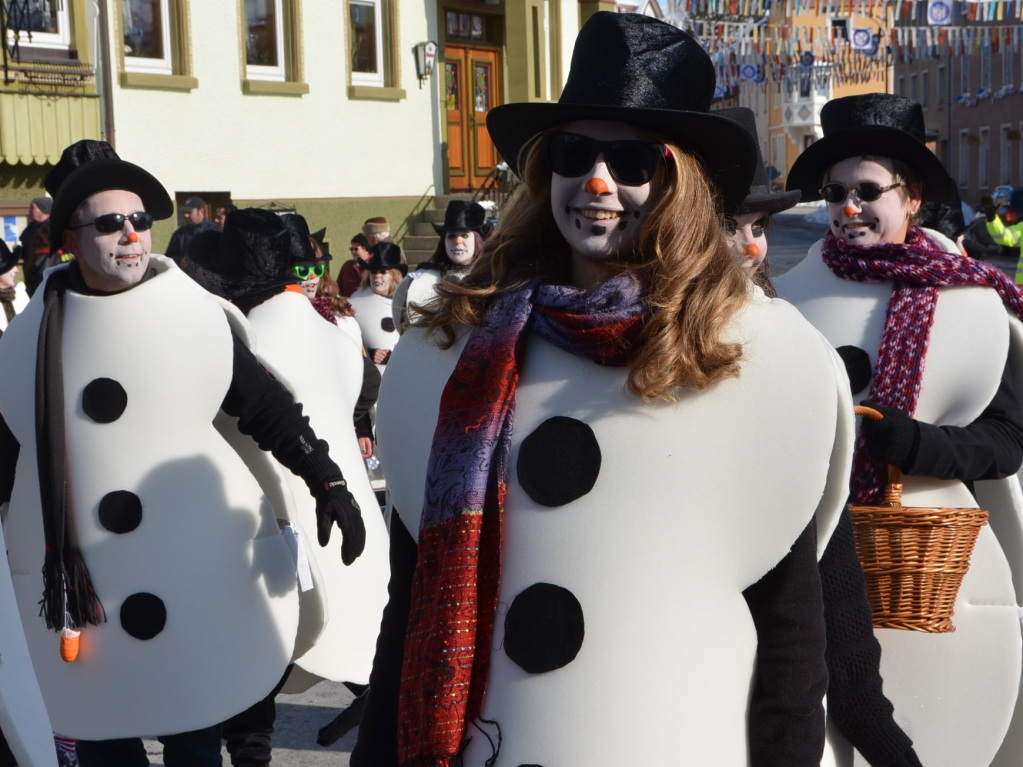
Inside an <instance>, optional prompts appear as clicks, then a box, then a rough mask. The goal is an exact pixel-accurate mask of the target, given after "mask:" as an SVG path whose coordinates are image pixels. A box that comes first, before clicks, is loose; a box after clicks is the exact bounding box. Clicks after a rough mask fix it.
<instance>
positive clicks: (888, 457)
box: [860, 401, 920, 466]
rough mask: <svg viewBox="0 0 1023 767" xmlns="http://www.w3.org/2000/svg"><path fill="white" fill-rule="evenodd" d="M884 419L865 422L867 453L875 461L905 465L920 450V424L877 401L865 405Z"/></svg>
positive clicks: (864, 436) (867, 402) (862, 403)
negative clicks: (918, 426)
mask: <svg viewBox="0 0 1023 767" xmlns="http://www.w3.org/2000/svg"><path fill="white" fill-rule="evenodd" d="M860 404H861V405H864V406H866V407H869V408H873V409H874V410H876V411H877V412H879V413H880V414H881V415H883V416H884V418H882V419H881V420H880V421H875V420H873V419H871V418H864V419H863V439H864V440H865V441H866V443H867V452H868V453H870V457H871V458H873V459H874V460H875V461H879V462H881V463H890V464H892V465H894V466H901V465H902V464H903V463H904V462H905V461H906V459H907V458H909V457H910V455H912V454H913V452H914V451H915V450H916V446H917V442H918V441H919V439H920V433H919V430H918V429H917V425H916V421H914V420H913V419H912V418H910V417H909V416H908V415H906V414H905V413H904V412H902V411H901V410H899V409H898V408H894V407H881V406H880V405H875V404H874V403H873V402H869V401H865V402H861V403H860Z"/></svg>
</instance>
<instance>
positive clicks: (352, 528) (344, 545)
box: [341, 516, 366, 565]
mask: <svg viewBox="0 0 1023 767" xmlns="http://www.w3.org/2000/svg"><path fill="white" fill-rule="evenodd" d="M365 548H366V526H365V524H363V521H362V517H361V516H357V517H355V518H354V519H352V518H350V517H349V518H348V524H346V525H345V529H344V538H343V539H342V540H341V561H342V562H344V563H345V564H346V565H350V564H351V563H352V562H354V561H355V560H356V559H358V558H359V555H360V554H362V552H363V550H364V549H365Z"/></svg>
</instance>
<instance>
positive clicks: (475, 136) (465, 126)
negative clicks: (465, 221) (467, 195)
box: [444, 45, 500, 192]
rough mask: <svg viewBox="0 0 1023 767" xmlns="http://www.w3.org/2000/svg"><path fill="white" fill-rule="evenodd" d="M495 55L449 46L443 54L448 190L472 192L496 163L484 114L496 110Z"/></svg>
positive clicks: (497, 81) (485, 49)
mask: <svg viewBox="0 0 1023 767" xmlns="http://www.w3.org/2000/svg"><path fill="white" fill-rule="evenodd" d="M499 82H500V78H499V76H498V51H496V50H492V49H487V48H468V47H463V46H454V45H449V46H447V47H446V48H445V51H444V95H445V101H446V104H445V109H446V113H447V125H448V129H447V132H448V136H447V138H448V179H449V181H448V186H449V187H450V191H452V192H464V191H475V190H476V189H477V188H478V187H479V186H480V184H482V183H483V181H484V179H486V177H487V175H488V174H489V173H490V171H491V170H493V168H494V165H495V164H496V163H497V152H496V151H495V150H494V145H493V143H492V142H491V141H490V134H489V133H487V114H488V113H489V112H490V109H491V108H492V107H494V106H497V105H498V104H499V103H500V101H499V100H498V92H497V88H498V83H499Z"/></svg>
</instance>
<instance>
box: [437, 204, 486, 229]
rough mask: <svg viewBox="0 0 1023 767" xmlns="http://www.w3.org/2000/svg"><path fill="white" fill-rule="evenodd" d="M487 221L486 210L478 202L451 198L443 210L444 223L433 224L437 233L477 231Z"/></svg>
mask: <svg viewBox="0 0 1023 767" xmlns="http://www.w3.org/2000/svg"><path fill="white" fill-rule="evenodd" d="M486 223H487V212H486V211H485V210H483V206H482V205H480V204H479V203H478V202H469V201H467V200H452V201H451V202H449V203H448V207H447V209H446V210H445V211H444V223H443V224H433V225H432V226H433V229H434V231H435V232H437V234H446V233H447V232H479V231H480V230H481V229H483V227H484V226H485V225H486Z"/></svg>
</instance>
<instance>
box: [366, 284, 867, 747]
mask: <svg viewBox="0 0 1023 767" xmlns="http://www.w3.org/2000/svg"><path fill="white" fill-rule="evenodd" d="M729 336H730V337H731V338H732V339H734V340H739V341H741V342H742V343H743V345H744V357H743V362H742V370H741V375H740V377H739V378H737V379H729V380H726V381H724V382H722V383H718V384H716V385H714V386H712V387H710V388H709V389H707V390H705V391H702V392H688V393H683V394H682V395H681V398H680V400H679V402H678V403H677V404H663V403H662V404H643V403H641V402H640V401H639V400H638V399H637V398H636V397H634V396H632V395H631V394H628V393H626V390H625V376H626V373H627V371H626V370H625V369H623V368H610V367H601V366H599V365H596V364H594V363H592V362H589V361H587V360H585V359H582V358H580V357H576V356H573V355H571V354H568V353H566V352H563V351H561V350H559V349H557V348H555V347H553V346H551V345H549V344H548V343H546V342H544V341H543V340H541V339H540V338H539V337H537V336H536V335H531V336H530V338H529V339H528V341H527V352H526V360H525V363H524V366H523V370H522V377H521V380H520V383H519V386H518V390H517V394H516V405H515V412H514V419H515V421H514V423H515V425H514V433H513V435H512V442H511V455H510V462H511V466H512V467H514V466H515V465H516V462H517V460H518V458H519V455H520V452H521V450H522V444H523V440H525V439H526V438H527V437H528V436H529V435H530V434H531V433H533V432H534V431H535V430H536V429H537V428H538V427H539V426H540V425H541V424H543V423H544V422H545V421H547V420H548V419H550V418H552V417H555V416H567V417H569V418H572V419H575V420H577V421H581V422H582V423H584V424H586V425H588V426H589V427H590V428H591V429H592V431H593V434H594V436H595V439H596V442H597V444H598V445H599V449H600V451H601V455H602V458H601V465H600V470H599V475H598V476H597V479H596V483H595V485H594V486H593V489H592V491H590V492H589V493H588V494H585V495H583V496H581V497H579V498H578V499H577V500H574V501H571V502H569V503H567V504H565V505H562V506H557V507H550V506H544V505H541V504H539V503H536V502H535V501H534V500H532V499H531V498H530V497H529V495H528V494H527V493H526V491H525V490H524V489H523V488H522V486H521V485H520V484H519V481H518V478H517V476H516V474H515V471H514V469H513V470H512V471H511V472H510V476H509V478H508V488H507V502H506V510H505V513H504V522H503V525H504V529H503V545H502V550H501V557H502V565H501V567H502V569H501V585H500V596H499V607H498V618H497V621H496V624H495V628H494V635H493V647H494V652H493V654H492V658H491V665H490V671H489V678H488V683H487V684H488V686H487V695H486V699H485V702H484V707H483V715H482V718H483V719H486V720H494V721H496V722H498V723H499V725H500V730H501V749H500V763H501V764H508V765H519V764H539V765H548V766H550V765H624V764H643V765H681V764H687V765H688V764H706V765H746V764H747V763H748V762H747V759H748V755H747V737H746V727H747V703H748V699H749V694H750V684H751V674H752V672H753V667H754V656H755V653H756V647H757V639H756V635H755V631H754V627H753V622H752V620H751V618H750V614H749V610H748V608H747V605H746V602H745V600H744V599H743V596H742V591H743V589H745V588H746V587H747V586H749V585H750V584H752V583H754V582H756V581H757V580H759V579H760V577H761V576H763V575H764V573H766V572H767V571H769V570H770V569H771V568H772V567H773V566H774V565H775V564H776V563H777V562H778V561H779V560H781V559H782V558H783V557H784V556H785V555H786V553H787V552H788V550H789V547H790V545H791V544H792V542H793V541H794V540H795V539H796V538H797V536H799V534H800V532H801V531H802V530H803V529H804V528H805V527H806V525H807V524H808V523H809V522H810V519H811V517H812V516H813V515H814V513H815V510H819V511H820V518H819V526H820V527H821V529H822V531H821V532H822V536H824V537H826V535H827V534H828V532H829V530H830V529H831V525H832V523H833V522H834V521H835V514H836V512H837V510H838V509H839V508H840V507H841V504H842V503H843V502H844V494H845V488H846V484H845V483H846V482H847V479H848V477H847V471H848V470H847V462H848V460H849V455H850V449H851V443H850V424H851V420H852V419H851V404H850V402H849V396H848V391H847V389H848V382H847V380H846V377H845V374H844V371H843V370H841V369H840V368H839V365H840V363H838V362H837V357H836V356H835V355H834V354H833V353H832V352H831V351H830V349H829V348H828V346H827V345H826V343H825V342H824V341H823V339H821V337H820V335H819V334H818V333H817V332H816V331H814V330H813V328H811V327H810V326H809V325H808V324H807V323H806V322H804V321H803V320H802V319H801V318H800V317H799V315H798V314H797V313H796V312H795V310H793V309H792V307H790V306H789V305H788V304H785V303H784V302H781V301H769V300H767V299H764V298H763V297H762V294H760V297H759V298H758V299H756V300H755V301H754V302H752V303H751V304H750V305H749V306H748V307H747V308H746V309H745V310H744V311H743V313H742V314H741V315H740V316H739V317H738V318H737V319H736V321H735V323H734V324H733V326H732V328H731V330H730V333H729ZM464 341H465V339H464V337H463V339H462V340H461V342H460V343H458V344H456V346H455V347H454V348H452V349H450V350H447V351H440V350H438V349H437V348H436V347H435V346H434V345H433V344H432V343H431V342H430V341H429V340H428V339H427V338H426V337H425V335H424V333H423V331H422V330H419V329H416V328H413V329H410V330H409V331H408V332H406V334H405V335H404V336H403V337H402V342H401V343H400V344H399V345H398V348H397V349H396V350H395V353H394V355H393V356H392V359H391V362H390V363H389V366H388V373H387V375H386V376H385V377H384V382H383V385H382V388H381V395H380V402H379V409H378V422H377V433H378V437H379V442H380V453H381V456H382V458H381V460H382V461H384V462H385V464H386V465H388V466H400V467H401V471H399V472H395V473H394V474H391V475H389V476H388V488H389V490H390V493H391V498H392V501H393V503H394V506H395V509H396V510H397V512H398V513H399V514H400V515H401V519H402V521H403V523H404V525H405V526H406V527H407V528H408V530H409V531H410V532H411V533H412V535H413V536H415V535H416V533H417V531H418V529H419V514H420V509H421V508H422V503H423V489H424V484H425V482H426V479H427V478H426V476H425V472H426V466H427V459H428V455H429V452H430V445H431V441H432V436H433V431H434V427H435V421H436V413H437V406H438V402H439V398H440V393H441V390H442V389H443V386H444V384H445V382H446V381H447V379H448V377H449V375H450V374H451V371H452V369H453V368H454V365H455V363H456V361H457V359H458V355H459V353H460V352H461V349H462V346H463V344H464ZM412 392H414V396H410V393H412ZM540 583H547V584H553V585H555V586H557V587H558V588H560V589H565V590H567V591H569V592H571V594H572V595H574V597H575V598H576V599H577V600H578V602H579V604H580V606H581V608H582V613H583V615H584V619H585V636H584V638H583V640H582V643H581V647H580V648H579V652H578V655H576V656H575V657H574V659H573V660H571V661H570V662H568V663H567V665H564V666H563V667H561V668H557V669H556V670H553V671H548V672H546V673H527V672H526V671H525V670H523V668H521V667H520V666H519V665H518V664H517V663H516V662H515V661H513V660H512V658H511V657H510V656H509V654H508V653H507V652H506V651H505V648H504V639H505V623H504V621H505V617H504V616H505V615H506V614H507V611H508V608H509V606H510V605H512V603H513V602H514V600H515V598H516V596H517V595H519V594H521V593H522V592H523V591H524V590H526V589H527V588H529V587H531V586H534V585H535V584H540ZM488 732H489V734H490V736H492V737H493V736H494V735H495V734H496V733H495V732H494V731H493V730H488ZM466 734H467V735H471V736H472V742H471V743H470V745H469V746H468V748H467V750H466V753H465V765H466V767H479V766H481V765H483V764H484V762H485V760H486V759H487V758H489V757H490V756H491V754H492V751H491V747H490V745H489V743H488V739H487V738H486V737H484V736H483V735H482V733H480V732H477V731H475V730H472V729H471V728H470V730H469V731H468V732H467V733H466Z"/></svg>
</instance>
